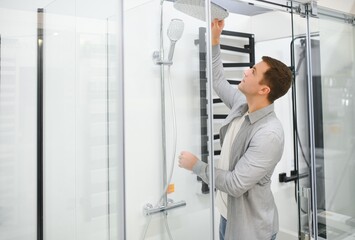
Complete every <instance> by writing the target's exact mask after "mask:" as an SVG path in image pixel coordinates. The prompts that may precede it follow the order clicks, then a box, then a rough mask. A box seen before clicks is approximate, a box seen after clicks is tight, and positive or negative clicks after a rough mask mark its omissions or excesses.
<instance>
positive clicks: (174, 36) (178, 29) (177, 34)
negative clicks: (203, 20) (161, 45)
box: [167, 18, 184, 62]
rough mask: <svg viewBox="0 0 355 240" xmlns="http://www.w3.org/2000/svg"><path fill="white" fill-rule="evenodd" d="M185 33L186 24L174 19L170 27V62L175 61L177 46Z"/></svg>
mask: <svg viewBox="0 0 355 240" xmlns="http://www.w3.org/2000/svg"><path fill="white" fill-rule="evenodd" d="M183 31H184V22H183V21H182V20H181V19H177V18H175V19H172V20H171V22H170V24H169V27H168V33H167V34H168V37H169V39H170V50H169V55H168V61H169V62H171V61H172V60H173V55H174V49H175V44H176V42H177V40H179V39H180V38H181V36H182V32H183Z"/></svg>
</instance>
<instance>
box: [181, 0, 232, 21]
mask: <svg viewBox="0 0 355 240" xmlns="http://www.w3.org/2000/svg"><path fill="white" fill-rule="evenodd" d="M174 8H175V9H176V10H179V11H180V12H183V13H185V14H187V15H189V16H191V17H194V18H197V19H200V20H202V21H206V17H205V0H176V1H175V2H174ZM228 15H229V13H228V11H227V10H226V9H224V8H223V7H221V6H219V5H217V4H216V3H213V2H211V20H213V19H215V18H217V19H219V20H223V19H225V18H226V17H228Z"/></svg>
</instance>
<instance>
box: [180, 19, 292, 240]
mask: <svg viewBox="0 0 355 240" xmlns="http://www.w3.org/2000/svg"><path fill="white" fill-rule="evenodd" d="M223 27H224V21H223V20H222V21H218V20H217V19H215V20H214V21H213V22H212V31H211V33H212V61H213V87H214V90H215V92H216V93H217V94H218V95H219V97H220V98H221V99H222V100H223V102H224V103H225V104H226V105H227V107H229V108H230V109H231V111H230V113H229V114H228V116H227V118H226V120H225V122H224V124H223V125H222V127H221V129H220V139H221V145H222V150H221V158H220V160H219V161H220V163H219V167H218V168H216V169H215V186H216V188H217V190H218V191H217V207H218V208H219V210H220V212H221V221H220V238H221V240H223V239H226V240H271V239H275V238H276V234H277V232H278V227H279V226H278V212H277V208H276V205H275V202H274V198H273V195H272V192H271V188H270V184H271V180H270V179H271V176H272V174H273V171H274V168H275V166H276V164H277V163H278V162H279V161H280V159H281V156H282V153H283V148H284V133H283V128H282V125H281V123H280V121H279V120H278V119H277V117H276V115H275V112H274V101H275V100H276V99H278V98H279V97H281V96H283V95H285V94H286V93H287V91H288V89H289V88H290V86H291V71H290V70H289V68H288V67H287V66H286V65H285V64H283V63H282V62H280V61H278V60H276V59H273V58H270V57H263V58H262V61H261V62H259V63H257V64H256V65H254V66H253V67H252V68H250V69H248V70H245V71H244V77H243V80H242V81H241V83H240V84H239V85H238V88H237V89H236V88H234V87H233V86H231V85H230V84H229V83H228V82H227V81H226V79H225V76H224V72H223V66H222V61H221V58H220V46H219V44H220V36H221V32H222V30H223ZM179 166H180V167H182V168H185V169H187V170H192V171H193V172H194V173H195V174H197V175H198V176H200V177H201V178H202V179H203V181H205V182H206V183H208V182H209V178H210V176H209V165H208V164H206V163H204V162H202V161H200V160H199V159H198V158H197V157H196V156H195V155H193V154H192V153H190V152H187V151H182V152H181V153H180V156H179ZM219 194H220V195H219Z"/></svg>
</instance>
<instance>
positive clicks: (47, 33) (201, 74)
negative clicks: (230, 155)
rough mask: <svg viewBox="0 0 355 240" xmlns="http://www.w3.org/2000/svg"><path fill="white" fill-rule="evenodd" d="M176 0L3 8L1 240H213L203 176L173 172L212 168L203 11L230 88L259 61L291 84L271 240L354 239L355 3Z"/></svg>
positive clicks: (220, 111) (211, 96) (283, 103)
mask: <svg viewBox="0 0 355 240" xmlns="http://www.w3.org/2000/svg"><path fill="white" fill-rule="evenodd" d="M177 2H178V1H177V0H176V1H174V0H165V1H163V0H127V1H116V0H110V1H104V2H103V1H98V0H90V1H80V0H48V1H46V0H41V1H39V0H38V1H20V0H13V1H1V2H0V19H1V20H0V192H1V194H0V239H1V240H10V239H11V240H12V239H14V240H22V239H23V240H25V239H26V240H35V239H37V240H62V239H67V240H81V239H82V240H84V239H85V240H91V239H92V240H121V239H122V240H123V239H128V240H138V239H139V240H144V239H145V240H158V239H186V240H190V239H191V240H195V239H219V238H218V224H219V215H220V214H219V212H218V210H217V209H216V208H215V207H214V203H215V196H214V192H215V191H214V181H213V177H212V180H211V182H209V183H203V182H201V180H200V179H199V178H197V177H196V176H195V175H194V174H192V173H190V172H188V171H186V170H183V169H181V168H179V167H178V166H177V160H176V158H177V156H178V154H179V152H180V151H183V150H187V151H190V152H193V153H195V154H196V155H197V156H199V157H200V158H201V160H203V161H206V162H208V163H209V164H211V165H212V166H215V164H217V163H218V160H219V152H220V145H219V141H218V138H219V136H218V130H219V127H220V125H221V122H222V121H223V119H224V117H225V116H226V114H227V113H228V110H227V109H226V107H225V106H224V105H223V104H222V103H221V101H220V100H219V99H218V97H217V96H216V95H215V93H214V92H213V90H211V89H212V88H211V81H210V80H211V76H212V70H211V43H210V39H209V37H208V36H210V29H209V26H210V25H211V17H212V16H213V14H214V12H213V11H211V9H213V6H214V4H217V5H218V6H219V7H221V8H222V9H226V10H227V11H228V16H227V18H226V20H225V28H224V30H225V31H224V33H223V35H222V39H221V41H222V42H221V46H222V45H223V47H222V59H223V63H224V67H225V73H226V77H227V79H228V81H229V82H230V83H231V84H234V85H237V84H238V83H239V81H240V80H241V78H242V76H243V71H244V70H245V69H246V68H248V67H251V66H252V65H253V64H255V63H256V62H259V61H260V60H261V57H262V56H264V55H268V56H272V57H274V58H277V59H279V60H281V61H282V62H284V63H285V64H286V65H288V66H289V67H290V69H291V70H292V72H293V84H292V88H291V90H290V91H289V92H288V93H287V94H286V95H285V96H284V97H282V98H281V99H279V100H277V101H276V102H275V112H276V114H277V116H278V118H279V119H280V120H281V122H282V124H283V127H284V132H285V149H284V153H283V157H282V159H281V161H280V162H279V164H278V165H277V167H276V169H275V172H274V175H273V178H272V185H271V187H272V191H273V193H274V198H275V202H276V205H277V207H278V211H279V222H280V224H279V225H280V231H279V233H278V235H277V239H278V240H292V239H329V240H338V239H339V240H340V239H347V240H350V239H355V205H354V204H353V202H354V200H353V199H355V187H354V184H353V183H354V180H355V179H354V175H353V174H352V173H353V172H354V170H355V169H354V168H355V160H354V156H353V153H354V149H355V148H354V146H353V144H355V142H354V139H355V138H354V136H355V130H354V129H353V126H352V125H353V124H352V123H353V117H355V114H354V113H355V111H354V105H353V101H352V98H353V96H354V93H355V85H354V79H355V66H354V64H353V62H354V60H355V45H354V43H355V31H354V24H355V18H354V15H353V14H350V12H351V9H352V12H353V13H354V10H353V8H354V5H355V3H354V1H353V2H352V3H351V1H344V3H343V6H344V7H345V8H344V9H343V11H340V10H337V11H336V10H334V9H331V8H326V7H324V6H322V5H321V3H322V2H321V1H312V0H310V1H305V0H300V1H286V0H274V1H263V0H250V1H237V0H216V1H214V0H212V1H210V0H205V1H203V0H202V1H200V4H201V6H202V7H201V9H200V10H199V11H200V14H204V16H205V18H204V19H198V18H196V16H191V14H190V15H189V14H186V11H185V12H183V11H180V10H179V9H178V8H177V7H176V3H177ZM186 2H189V1H186ZM190 2H191V3H192V2H196V1H190ZM345 2H346V3H345ZM339 4H340V2H339ZM346 7H348V8H346ZM191 9H192V7H191ZM347 10H349V11H347ZM212 169H213V168H212ZM211 175H212V176H213V170H211Z"/></svg>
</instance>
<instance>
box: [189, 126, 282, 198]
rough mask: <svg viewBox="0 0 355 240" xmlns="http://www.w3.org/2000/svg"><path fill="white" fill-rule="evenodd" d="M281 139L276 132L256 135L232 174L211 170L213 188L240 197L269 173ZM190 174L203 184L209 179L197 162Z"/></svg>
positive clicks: (205, 167)
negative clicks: (213, 177) (192, 173)
mask: <svg viewBox="0 0 355 240" xmlns="http://www.w3.org/2000/svg"><path fill="white" fill-rule="evenodd" d="M283 147H284V140H283V136H280V134H278V133H277V132H270V131H264V132H262V133H259V134H258V133H257V134H256V135H255V136H254V137H253V138H252V140H251V142H250V145H249V147H248V149H247V151H246V152H245V154H244V155H243V156H242V157H241V158H240V160H239V161H238V162H237V164H236V166H235V168H234V169H233V171H226V170H222V169H218V168H215V186H216V188H217V189H218V190H221V191H223V192H226V193H227V194H229V195H232V196H234V197H237V198H238V197H240V196H242V195H243V194H244V193H245V192H247V191H248V190H249V189H251V188H252V187H253V186H254V185H255V184H257V183H259V182H260V181H261V180H262V179H263V178H264V177H265V176H267V175H268V174H269V173H272V171H273V169H274V168H275V166H276V164H277V163H278V162H279V160H280V159H281V156H282V152H283ZM192 170H193V172H194V173H195V174H197V175H198V176H200V177H201V178H202V180H203V181H205V182H206V183H208V182H209V180H210V175H209V165H208V164H206V163H204V162H202V161H198V162H197V163H196V164H195V166H194V167H193V169H192Z"/></svg>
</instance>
